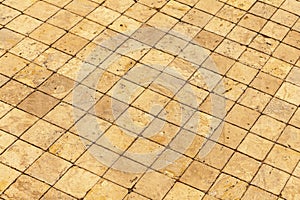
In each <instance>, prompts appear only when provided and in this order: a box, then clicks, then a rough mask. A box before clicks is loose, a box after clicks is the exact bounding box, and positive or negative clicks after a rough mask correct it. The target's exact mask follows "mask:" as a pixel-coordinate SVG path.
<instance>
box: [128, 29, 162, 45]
mask: <svg viewBox="0 0 300 200" xmlns="http://www.w3.org/2000/svg"><path fill="white" fill-rule="evenodd" d="M164 34H165V33H164V32H162V31H161V30H158V29H156V28H154V27H151V26H149V25H142V26H141V27H140V28H139V29H138V30H137V31H136V32H135V33H134V34H133V35H132V38H134V39H135V40H138V41H140V42H143V43H145V44H147V45H150V46H153V45H155V44H156V43H157V42H158V41H159V40H160V39H161V38H162V36H163V35H164Z"/></svg>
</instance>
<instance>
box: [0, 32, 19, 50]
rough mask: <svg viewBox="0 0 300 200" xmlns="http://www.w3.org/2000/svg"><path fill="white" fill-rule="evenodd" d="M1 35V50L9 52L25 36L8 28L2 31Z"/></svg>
mask: <svg viewBox="0 0 300 200" xmlns="http://www.w3.org/2000/svg"><path fill="white" fill-rule="evenodd" d="M0 34H1V44H0V49H3V50H9V49H10V48H12V47H13V46H15V45H16V44H17V43H18V42H19V41H20V40H21V39H22V38H23V36H22V35H20V34H19V33H16V32H13V31H11V30H9V29H6V28H3V29H1V30H0Z"/></svg>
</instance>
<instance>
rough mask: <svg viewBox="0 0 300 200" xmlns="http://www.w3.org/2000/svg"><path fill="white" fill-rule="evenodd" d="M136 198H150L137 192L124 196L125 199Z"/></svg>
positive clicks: (142, 199)
mask: <svg viewBox="0 0 300 200" xmlns="http://www.w3.org/2000/svg"><path fill="white" fill-rule="evenodd" d="M134 199H140V200H147V199H149V198H146V197H144V196H142V195H139V194H137V193H135V192H131V193H129V194H128V195H126V197H125V198H124V200H134Z"/></svg>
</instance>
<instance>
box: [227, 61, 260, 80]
mask: <svg viewBox="0 0 300 200" xmlns="http://www.w3.org/2000/svg"><path fill="white" fill-rule="evenodd" d="M257 72H258V71H257V70H256V69H253V68H251V67H248V66H246V65H244V64H241V63H238V62H237V63H235V64H234V65H233V66H232V67H231V68H230V69H229V71H228V72H227V76H228V77H229V78H232V79H234V80H236V81H239V82H241V83H244V84H249V83H250V82H251V81H252V80H253V78H254V77H255V76H256V74H257Z"/></svg>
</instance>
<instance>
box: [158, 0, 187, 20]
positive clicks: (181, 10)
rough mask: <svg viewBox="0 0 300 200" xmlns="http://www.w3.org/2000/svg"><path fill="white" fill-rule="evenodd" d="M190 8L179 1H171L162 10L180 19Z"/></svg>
mask: <svg viewBox="0 0 300 200" xmlns="http://www.w3.org/2000/svg"><path fill="white" fill-rule="evenodd" d="M189 10H190V7H189V6H187V5H184V4H182V3H179V2H177V1H169V2H168V3H167V4H166V5H164V7H163V8H162V9H161V11H162V12H164V13H166V14H168V15H171V16H173V17H176V18H179V19H180V18H181V17H183V16H184V15H185V14H186V13H187V12H188V11H189Z"/></svg>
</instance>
